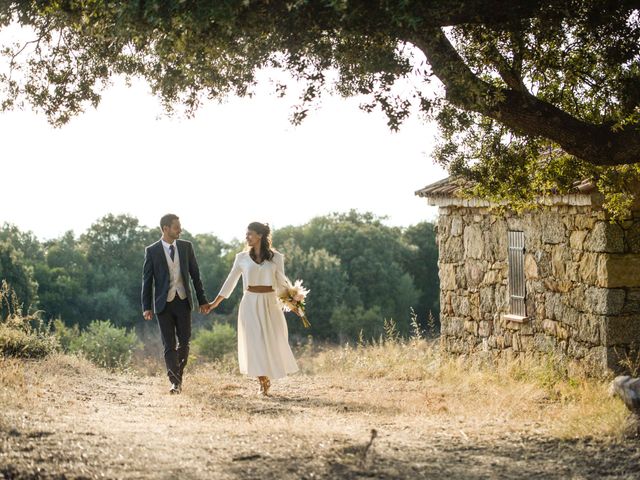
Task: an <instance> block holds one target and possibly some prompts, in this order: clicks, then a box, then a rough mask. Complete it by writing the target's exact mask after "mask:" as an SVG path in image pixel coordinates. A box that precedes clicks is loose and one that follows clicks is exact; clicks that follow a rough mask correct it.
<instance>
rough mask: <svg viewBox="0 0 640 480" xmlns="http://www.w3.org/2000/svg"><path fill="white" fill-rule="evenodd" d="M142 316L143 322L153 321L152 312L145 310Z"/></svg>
mask: <svg viewBox="0 0 640 480" xmlns="http://www.w3.org/2000/svg"><path fill="white" fill-rule="evenodd" d="M142 316H143V317H144V319H145V320H151V319H153V310H145V311H144V312H142Z"/></svg>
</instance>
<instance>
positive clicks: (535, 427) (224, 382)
mask: <svg viewBox="0 0 640 480" xmlns="http://www.w3.org/2000/svg"><path fill="white" fill-rule="evenodd" d="M297 355H298V358H299V362H300V366H301V372H300V373H298V374H296V375H293V376H291V377H289V378H287V379H283V380H279V381H276V382H274V385H273V387H272V391H273V396H272V397H271V398H261V397H258V396H257V395H256V391H257V382H255V381H254V380H253V379H247V378H244V377H242V376H240V375H239V374H238V373H237V372H236V370H235V365H234V363H233V361H231V360H230V361H226V362H222V363H218V364H215V365H212V364H203V363H200V364H198V363H197V362H194V365H193V366H192V367H191V368H190V371H189V372H188V374H187V375H186V378H185V388H184V392H183V393H182V394H181V395H177V396H170V395H169V394H168V393H167V386H168V385H167V382H166V378H165V377H164V375H163V374H162V371H161V366H160V361H159V359H158V360H157V361H156V360H152V361H149V360H147V361H146V363H145V364H144V365H143V364H141V365H140V366H139V367H138V368H137V369H135V370H133V371H131V372H125V373H112V372H111V373H110V372H107V371H105V370H102V369H98V368H96V367H94V366H93V365H91V364H90V363H88V362H87V361H85V360H83V359H80V358H77V357H72V356H65V355H54V356H50V357H48V358H46V359H43V360H37V361H36V360H33V361H27V360H18V359H12V358H4V359H0V404H1V406H2V409H1V412H0V474H2V475H4V478H9V479H13V478H16V479H40V478H51V479H72V478H73V479H80V478H86V479H92V478H143V479H151V478H154V479H155V478H159V479H170V478H180V479H191V478H194V479H196V478H197V479H200V478H202V479H245V478H247V479H268V478H276V479H298V478H305V479H318V478H327V479H334V478H346V479H356V478H374V479H392V478H425V479H426V478H429V479H432V478H465V479H481V478H514V479H515V478H518V479H520V478H541V479H543V478H544V479H547V478H571V479H586V478H597V479H600V478H608V479H611V478H624V479H635V478H640V441H638V440H637V439H636V438H635V437H634V436H633V435H631V433H632V432H634V431H635V428H636V426H635V425H634V424H633V423H632V421H631V420H629V417H628V414H627V411H626V410H625V407H624V406H623V404H622V402H620V401H619V400H618V399H615V398H611V397H610V396H609V395H608V380H607V379H604V380H596V379H589V378H588V377H586V376H584V375H583V374H582V373H581V372H579V370H577V369H576V370H575V371H573V370H571V369H569V370H568V371H567V370H563V371H560V370H558V369H556V368H554V367H552V366H551V364H550V363H549V364H547V363H545V362H541V361H537V362H534V361H530V362H525V363H521V364H514V363H512V364H510V365H504V366H501V365H484V366H483V365H478V364H470V363H468V362H463V361H461V360H460V361H452V360H445V359H441V358H440V356H439V354H438V349H437V346H435V345H434V344H430V343H428V342H425V341H416V342H413V343H408V344H402V343H391V344H386V345H370V346H366V347H351V348H348V347H347V348H338V347H333V348H325V349H321V348H318V349H316V348H305V349H300V350H299V351H298V352H297Z"/></svg>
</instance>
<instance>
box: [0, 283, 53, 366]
mask: <svg viewBox="0 0 640 480" xmlns="http://www.w3.org/2000/svg"><path fill="white" fill-rule="evenodd" d="M0 303H2V304H3V305H4V306H5V307H6V309H5V311H6V313H7V316H6V317H4V318H2V319H1V321H0V354H2V355H7V356H12V357H23V358H41V357H46V356H47V355H49V354H51V353H53V352H55V351H56V350H58V348H59V347H60V344H59V342H58V339H57V338H56V337H55V336H54V335H52V334H51V329H50V325H49V324H48V323H45V322H44V321H43V320H42V318H41V317H40V313H39V312H36V313H34V314H27V315H24V314H23V313H22V307H21V306H20V302H19V300H18V298H17V296H16V294H15V292H14V291H13V290H12V289H11V288H10V287H9V286H8V284H7V282H5V281H4V280H3V281H2V286H1V287H0Z"/></svg>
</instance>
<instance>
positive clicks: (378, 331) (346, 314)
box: [330, 305, 385, 341]
mask: <svg viewBox="0 0 640 480" xmlns="http://www.w3.org/2000/svg"><path fill="white" fill-rule="evenodd" d="M330 322H331V325H332V327H333V328H334V330H335V331H336V332H338V336H339V339H340V340H341V341H345V340H355V339H357V338H358V337H359V336H362V337H363V338H364V339H366V340H369V339H372V338H377V337H379V336H380V335H382V334H384V333H385V332H384V322H383V318H382V311H381V310H380V307H379V306H378V305H375V306H374V307H372V308H370V309H368V310H366V309H364V308H363V307H361V306H357V307H356V308H349V307H347V306H345V305H342V306H340V307H338V308H336V309H335V310H334V312H333V315H331V320H330Z"/></svg>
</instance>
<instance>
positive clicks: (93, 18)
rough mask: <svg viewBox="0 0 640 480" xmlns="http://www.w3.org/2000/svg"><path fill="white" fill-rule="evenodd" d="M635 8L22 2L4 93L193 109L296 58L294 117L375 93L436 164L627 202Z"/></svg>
mask: <svg viewBox="0 0 640 480" xmlns="http://www.w3.org/2000/svg"><path fill="white" fill-rule="evenodd" d="M639 6H640V1H638V0H620V1H604V2H603V1H596V0H561V1H555V2H546V1H542V0H516V1H512V2H499V1H496V0H437V1H436V0H434V1H428V2H426V1H424V2H409V1H406V0H379V1H364V0H331V1H323V2H320V1H311V0H235V1H225V2H212V1H208V0H146V1H136V2H129V1H113V2H104V1H102V0H75V1H69V0H62V1H61V0H55V1H53V0H50V1H45V0H38V1H27V0H22V1H21V0H14V1H8V2H3V3H1V4H0V27H1V26H7V25H10V24H12V23H18V24H20V25H22V26H25V27H28V28H30V29H31V30H32V31H33V32H34V33H33V35H34V38H33V40H32V41H31V42H29V43H27V44H18V45H7V46H6V48H5V51H4V53H5V55H6V56H7V57H8V59H9V66H10V68H9V71H7V72H3V73H2V76H0V85H1V88H2V90H3V91H2V98H1V99H0V101H1V102H2V108H11V107H12V106H13V105H15V104H16V103H18V104H20V103H21V102H25V101H26V102H29V103H31V104H32V105H33V106H35V107H36V108H38V109H40V110H42V111H43V112H44V113H45V114H46V115H47V116H48V117H49V119H50V121H51V122H52V123H54V124H56V125H61V124H64V123H65V122H67V121H68V120H69V119H70V118H71V117H72V116H74V115H76V114H78V113H79V112H81V111H82V110H83V109H84V108H85V106H86V105H87V104H93V105H96V104H97V103H98V102H99V100H100V92H101V90H102V89H103V88H104V86H105V85H106V84H107V83H108V81H109V79H110V78H111V77H113V76H115V75H125V76H127V77H142V78H144V79H146V80H147V81H148V83H149V84H150V86H151V88H152V91H153V92H154V93H155V94H156V95H158V96H159V97H160V99H161V100H162V102H163V103H164V105H165V106H166V107H167V109H168V110H171V109H172V108H173V107H174V106H176V105H181V106H184V107H185V108H186V111H187V113H192V112H193V111H195V109H197V107H198V105H199V104H200V102H201V101H202V99H204V98H215V99H219V98H222V97H224V96H226V95H230V94H232V95H241V96H243V95H250V94H251V91H252V87H253V86H254V84H255V81H256V80H255V79H256V72H257V71H258V70H260V69H263V68H276V69H283V70H287V71H289V72H291V73H292V74H293V75H294V77H295V78H296V79H298V80H299V81H300V82H301V83H302V85H303V86H304V87H303V90H302V94H301V97H300V103H299V105H298V106H297V108H296V110H295V112H294V114H293V120H294V121H295V122H298V121H301V120H302V119H303V118H304V117H305V116H306V115H307V113H308V111H309V109H310V107H311V106H312V105H313V104H314V102H316V101H317V100H318V99H319V98H321V96H322V95H323V94H326V93H327V92H329V93H337V94H339V95H343V96H352V95H364V96H365V98H367V100H365V102H364V104H363V108H364V109H366V110H372V109H374V108H380V109H381V110H382V111H384V112H385V113H386V114H387V116H388V122H389V126H390V127H391V128H392V129H397V128H398V127H399V125H400V124H401V123H402V121H403V120H404V119H406V118H407V116H408V115H410V114H411V113H412V112H416V111H418V112H420V113H422V114H423V115H425V116H426V117H427V118H433V119H435V120H437V122H438V124H439V126H440V130H441V140H442V141H441V145H440V147H439V148H438V149H437V151H436V153H435V157H436V159H437V160H438V161H440V162H442V163H443V164H444V165H446V166H448V167H449V168H450V170H451V172H452V173H454V174H457V175H465V176H467V177H469V178H472V179H474V180H476V181H477V182H479V185H480V186H479V188H478V189H477V190H476V193H479V194H482V195H484V196H489V197H495V198H509V199H512V200H517V201H518V200H519V201H528V200H531V198H532V197H533V196H534V195H536V194H539V193H540V191H543V192H544V191H547V190H548V189H550V188H559V189H564V190H567V189H569V188H570V187H571V184H572V182H573V181H575V180H577V179H580V177H583V176H587V177H592V178H594V179H596V181H598V182H599V186H600V187H601V190H602V191H603V192H604V193H605V194H606V195H607V201H608V202H609V206H610V209H611V210H612V211H616V209H621V211H624V209H625V208H627V209H628V207H629V206H630V203H631V202H632V201H633V189H632V188H631V186H633V185H635V184H636V182H637V181H638V179H639V178H640V172H639V167H638V161H639V160H640V131H639V129H638V127H639V125H640V107H639V106H640V86H639V85H640V81H639V80H640V67H639V61H638V59H639V53H640V35H639V33H640V17H639V13H638V8H639ZM423 58H424V59H426V63H425V61H424V60H423ZM435 79H437V80H438V81H437V82H436V81H434V80H435ZM406 83H409V84H411V85H413V87H414V88H413V89H409V90H407V89H406V88H399V85H400V86H401V85H406ZM285 89H286V86H285V85H278V86H277V87H276V90H277V91H278V92H283V91H284V90H285ZM620 165H622V166H625V168H620V167H619V166H620ZM629 166H631V167H629Z"/></svg>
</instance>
